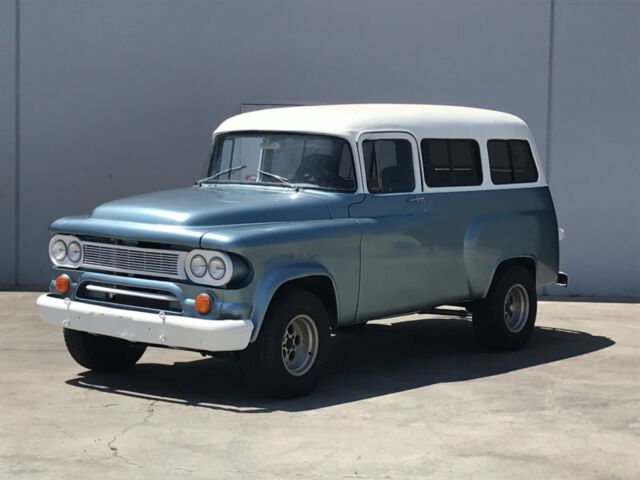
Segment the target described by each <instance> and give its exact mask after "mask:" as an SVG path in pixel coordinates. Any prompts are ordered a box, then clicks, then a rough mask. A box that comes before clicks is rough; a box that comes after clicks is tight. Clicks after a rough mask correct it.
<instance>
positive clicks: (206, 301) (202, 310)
mask: <svg viewBox="0 0 640 480" xmlns="http://www.w3.org/2000/svg"><path fill="white" fill-rule="evenodd" d="M195 305H196V312H198V313H199V314H200V315H206V314H207V313H209V312H210V311H211V307H212V306H213V302H212V301H211V297H210V296H209V295H208V294H206V293H199V294H198V295H196V301H195Z"/></svg>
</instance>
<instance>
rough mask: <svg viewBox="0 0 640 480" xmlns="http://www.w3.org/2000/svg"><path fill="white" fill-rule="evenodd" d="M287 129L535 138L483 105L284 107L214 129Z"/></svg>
mask: <svg viewBox="0 0 640 480" xmlns="http://www.w3.org/2000/svg"><path fill="white" fill-rule="evenodd" d="M230 131H287V132H301V133H326V134H333V135H339V136H343V137H348V138H351V139H353V140H355V139H357V137H358V136H359V135H360V134H361V133H364V132H376V131H378V132H379V131H406V132H410V133H413V134H415V135H416V136H431V137H434V136H438V135H445V136H446V137H448V138H455V137H458V138H478V137H485V136H486V137H493V138H522V139H527V140H532V139H531V134H530V132H529V128H528V127H527V124H526V123H525V122H524V121H523V120H522V119H520V118H518V117H516V116H515V115H511V114H509V113H503V112H497V111H494V110H485V109H481V108H470V107H455V106H447V105H415V104H384V103H383V104H347V105H317V106H301V107H282V108H270V109H265V110H258V111H255V112H249V113H243V114H240V115H236V116H233V117H231V118H228V119H227V120H225V121H224V122H222V124H221V125H220V126H219V127H218V128H217V129H216V131H215V132H214V133H220V132H230Z"/></svg>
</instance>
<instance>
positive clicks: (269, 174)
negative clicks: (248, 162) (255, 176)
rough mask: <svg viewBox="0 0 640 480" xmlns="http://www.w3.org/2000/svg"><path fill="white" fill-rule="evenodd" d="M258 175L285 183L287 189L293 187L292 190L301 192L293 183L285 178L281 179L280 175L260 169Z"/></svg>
mask: <svg viewBox="0 0 640 480" xmlns="http://www.w3.org/2000/svg"><path fill="white" fill-rule="evenodd" d="M258 173H260V174H262V175H266V176H267V177H271V178H275V179H276V180H278V181H280V182H281V183H284V184H285V185H286V186H287V187H291V188H294V189H295V190H299V187H298V186H297V185H295V184H293V183H291V182H290V181H289V180H287V179H286V178H284V177H281V176H280V175H276V174H275V173H271V172H265V171H264V170H260V169H258Z"/></svg>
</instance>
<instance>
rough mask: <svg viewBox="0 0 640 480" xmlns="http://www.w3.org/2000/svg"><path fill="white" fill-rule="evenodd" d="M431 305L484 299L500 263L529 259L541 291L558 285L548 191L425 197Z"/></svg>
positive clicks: (554, 224) (553, 220) (554, 227)
mask: <svg viewBox="0 0 640 480" xmlns="http://www.w3.org/2000/svg"><path fill="white" fill-rule="evenodd" d="M427 199H428V204H427V212H426V217H427V222H428V223H430V224H431V225H433V236H434V241H433V248H434V255H433V257H434V262H433V265H432V269H431V271H430V272H429V274H428V277H429V278H430V279H431V280H432V281H433V282H434V283H435V284H436V285H438V287H435V297H434V298H432V299H430V301H429V303H430V304H432V305H436V304H442V303H443V302H453V301H464V300H471V299H479V298H483V297H484V296H485V295H486V293H487V291H488V289H489V286H490V285H491V281H492V279H493V274H494V272H495V270H496V269H497V268H498V266H499V265H500V263H501V262H502V261H504V260H507V259H510V258H519V257H525V258H531V259H533V260H534V261H535V262H536V264H537V272H536V285H537V286H538V287H540V286H542V285H546V284H548V283H552V282H555V281H556V278H557V273H558V227H557V221H556V215H555V211H554V208H553V202H552V200H551V195H550V193H549V189H548V188H547V187H535V188H516V189H500V190H484V191H468V192H448V193H427Z"/></svg>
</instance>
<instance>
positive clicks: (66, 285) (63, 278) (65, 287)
mask: <svg viewBox="0 0 640 480" xmlns="http://www.w3.org/2000/svg"><path fill="white" fill-rule="evenodd" d="M55 283H56V290H57V291H58V293H62V294H65V293H67V292H68V291H69V289H70V288H71V279H70V278H69V275H65V274H62V275H60V276H58V277H57V278H56V282H55Z"/></svg>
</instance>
